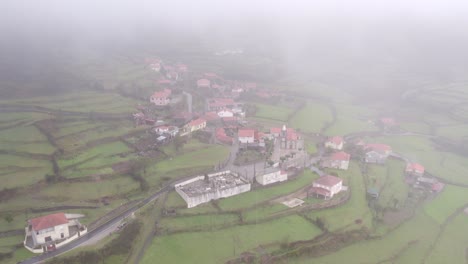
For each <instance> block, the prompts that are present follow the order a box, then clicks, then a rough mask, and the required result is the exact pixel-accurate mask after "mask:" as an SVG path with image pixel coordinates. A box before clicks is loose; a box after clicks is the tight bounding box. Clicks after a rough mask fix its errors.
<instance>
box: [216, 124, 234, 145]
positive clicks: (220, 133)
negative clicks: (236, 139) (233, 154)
mask: <svg viewBox="0 0 468 264" xmlns="http://www.w3.org/2000/svg"><path fill="white" fill-rule="evenodd" d="M216 138H217V139H218V140H219V141H221V142H224V143H228V144H232V141H233V139H232V137H230V136H228V135H227V134H226V130H225V129H224V128H222V127H220V128H217V129H216Z"/></svg>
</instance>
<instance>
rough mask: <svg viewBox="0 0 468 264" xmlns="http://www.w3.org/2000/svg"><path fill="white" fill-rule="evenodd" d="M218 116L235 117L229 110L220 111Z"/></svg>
mask: <svg viewBox="0 0 468 264" xmlns="http://www.w3.org/2000/svg"><path fill="white" fill-rule="evenodd" d="M217 114H218V116H219V117H221V118H223V117H233V116H234V113H233V112H232V111H230V110H228V109H223V110H221V111H219V112H218V113H217Z"/></svg>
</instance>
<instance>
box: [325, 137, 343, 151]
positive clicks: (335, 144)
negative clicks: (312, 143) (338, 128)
mask: <svg viewBox="0 0 468 264" xmlns="http://www.w3.org/2000/svg"><path fill="white" fill-rule="evenodd" d="M343 145H344V140H343V137H339V136H334V137H329V138H328V139H327V141H325V147H326V148H330V149H336V150H342V149H343Z"/></svg>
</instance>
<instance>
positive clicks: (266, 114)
mask: <svg viewBox="0 0 468 264" xmlns="http://www.w3.org/2000/svg"><path fill="white" fill-rule="evenodd" d="M255 106H256V107H257V112H256V114H255V117H257V118H264V119H272V120H277V121H287V119H288V116H289V114H290V113H292V109H290V108H287V107H282V106H274V105H267V104H258V103H256V104H255Z"/></svg>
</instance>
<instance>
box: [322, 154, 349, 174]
mask: <svg viewBox="0 0 468 264" xmlns="http://www.w3.org/2000/svg"><path fill="white" fill-rule="evenodd" d="M350 159H351V155H350V154H348V153H346V152H343V151H340V152H336V153H333V154H332V155H331V156H329V157H327V158H325V159H324V160H323V161H322V163H321V165H322V167H324V168H331V169H340V170H347V169H348V167H349V161H350Z"/></svg>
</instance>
